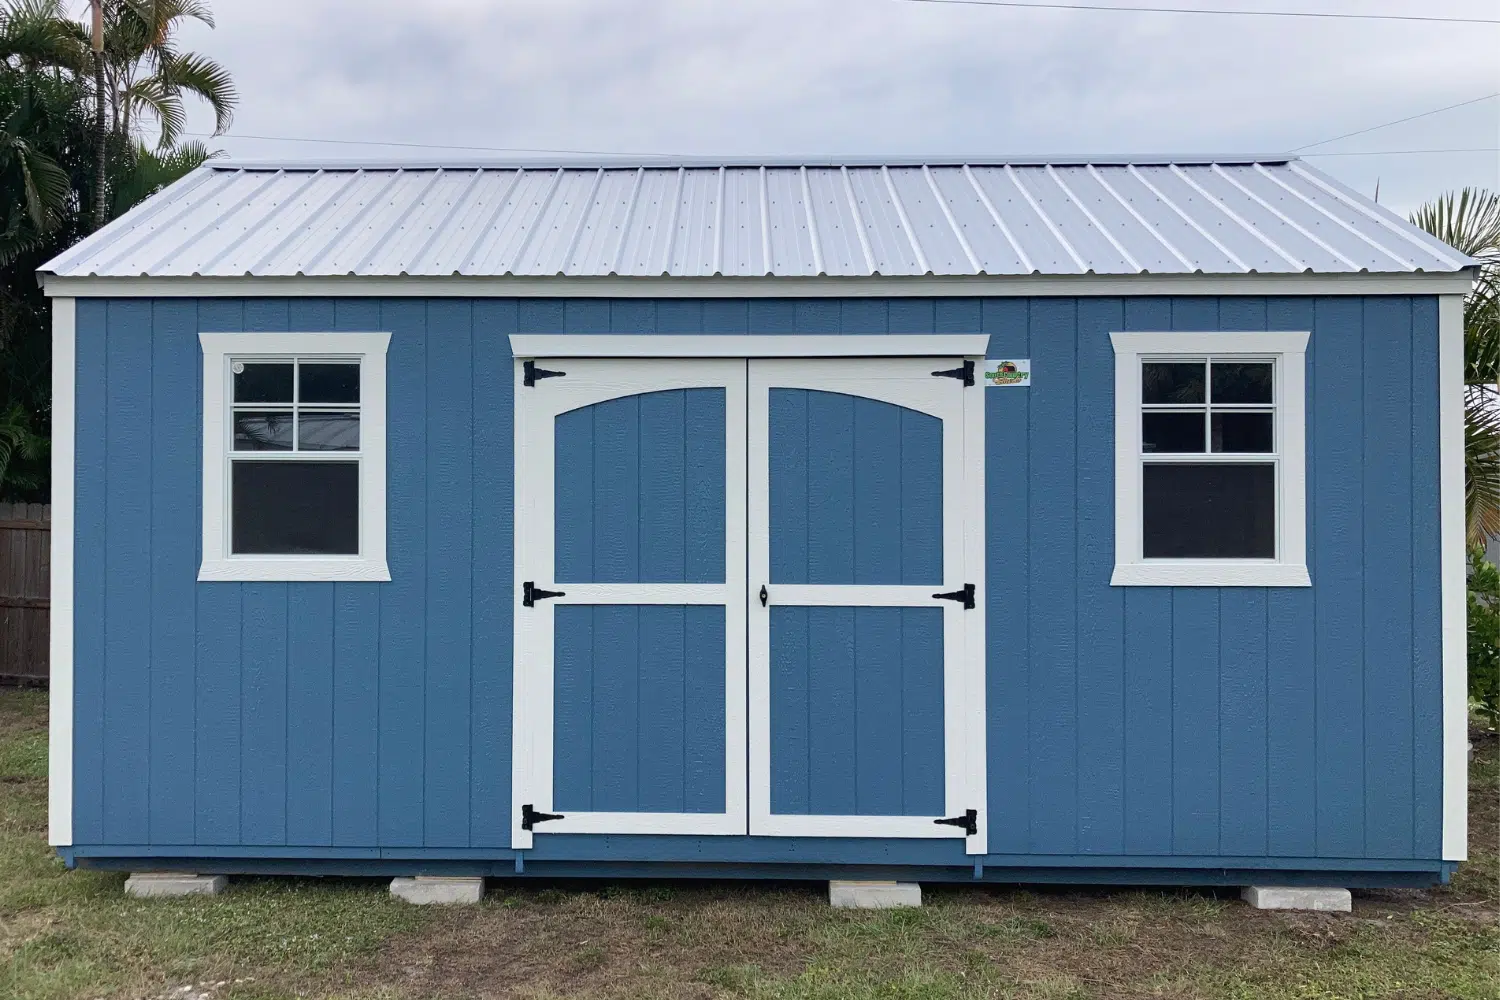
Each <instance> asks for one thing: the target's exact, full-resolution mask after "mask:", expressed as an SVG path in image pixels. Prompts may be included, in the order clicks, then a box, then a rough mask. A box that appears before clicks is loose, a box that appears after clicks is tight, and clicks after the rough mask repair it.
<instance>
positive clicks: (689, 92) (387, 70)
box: [185, 0, 1500, 208]
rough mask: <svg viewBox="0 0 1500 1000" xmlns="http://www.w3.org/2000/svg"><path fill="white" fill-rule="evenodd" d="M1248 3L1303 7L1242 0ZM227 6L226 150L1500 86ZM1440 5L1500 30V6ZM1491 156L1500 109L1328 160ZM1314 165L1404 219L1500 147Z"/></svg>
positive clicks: (502, 17)
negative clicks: (1492, 22) (232, 107)
mask: <svg viewBox="0 0 1500 1000" xmlns="http://www.w3.org/2000/svg"><path fill="white" fill-rule="evenodd" d="M1122 2H1128V0H1122ZM1192 2H1193V3H1194V4H1197V5H1200V6H1209V5H1211V0H1192ZM1223 2H1224V4H1225V5H1228V0H1223ZM1257 2H1259V3H1260V5H1261V6H1263V7H1266V8H1272V7H1281V8H1283V9H1286V8H1290V7H1303V6H1306V5H1304V4H1301V3H1296V4H1294V3H1293V2H1292V0H1235V2H1234V3H1233V6H1246V5H1253V4H1255V3H1257ZM1317 5H1318V8H1319V9H1327V10H1345V11H1356V10H1360V11H1374V10H1382V11H1387V12H1393V13H1409V12H1410V11H1411V9H1412V8H1411V6H1410V5H1409V4H1402V3H1400V2H1398V0H1378V2H1372V0H1318V4H1317ZM213 6H214V10H215V15H216V17H217V19H218V23H219V27H218V30H216V31H211V32H210V31H208V30H206V29H194V30H192V31H190V32H189V33H188V35H187V37H186V38H185V42H186V43H187V44H189V45H191V46H192V47H194V48H197V49H199V50H201V51H204V52H206V53H208V54H210V55H212V56H214V57H215V58H217V59H219V60H220V61H221V62H223V63H224V64H225V65H226V66H227V67H228V68H229V69H230V70H231V71H232V72H233V74H234V76H235V79H236V82H237V83H238V85H239V88H240V91H241V94H242V103H241V107H240V111H239V114H238V118H237V121H236V126H235V130H234V133H232V134H231V136H230V137H228V138H226V139H222V140H218V144H220V145H222V146H223V147H224V148H225V149H227V150H229V151H230V152H231V153H233V154H234V155H236V156H255V157H299V158H307V157H312V158H327V157H350V156H360V155H365V156H411V155H416V154H418V153H419V152H420V151H417V150H410V149H401V148H392V147H384V148H383V147H379V146H367V147H362V146H337V145H324V144H308V143H302V144H298V143H286V142H268V141H261V140H252V139H248V138H236V134H239V135H274V136H306V137H318V138H339V139H386V140H400V141H406V142H428V143H453V144H457V145H476V146H503V147H531V148H537V147H542V148H558V149H582V150H619V151H629V152H666V153H673V152H683V153H739V154H796V153H810V152H841V153H853V152H876V153H879V152H955V151H974V152H982V153H989V152H1000V153H1019V152H1026V153H1047V152H1079V151H1083V152H1115V151H1118V152H1142V151H1148V150H1150V151H1186V152H1222V151H1228V152H1262V151H1276V150H1280V149H1284V148H1287V147H1290V146H1296V145H1300V144H1303V143H1307V142H1312V141H1315V140H1317V139H1321V138H1326V137H1329V136H1333V135H1337V134H1339V133H1342V132H1348V131H1352V130H1354V129H1357V128H1361V127H1364V126H1367V125H1374V124H1379V123H1380V122H1382V121H1388V120H1391V119H1394V118H1399V117H1402V116H1404V115H1408V114H1413V113H1416V112H1420V111H1424V110H1428V109H1430V108H1435V107H1439V106H1441V105H1443V104H1448V103H1453V102H1455V101H1460V100H1464V99H1466V98H1469V97H1476V96H1479V95H1481V94H1485V93H1493V92H1496V91H1500V70H1497V66H1500V63H1497V61H1496V60H1495V58H1494V53H1495V52H1496V51H1497V49H1500V26H1494V27H1485V26H1474V25H1468V26H1458V25H1436V24H1432V25H1424V24H1415V23H1396V22H1387V23H1377V22H1363V21H1352V20H1340V21H1331V20H1330V21H1320V20H1303V19H1288V18H1240V17H1203V16H1186V15H1181V16H1174V15H1166V14H1145V13H1136V14H1112V13H1103V12H1084V11H1026V10H1014V9H989V10H986V9H982V8H977V7H968V6H940V5H935V4H910V3H900V2H896V0H529V2H508V3H505V4H503V5H502V4H500V3H498V2H493V0H492V2H484V0H426V2H425V3H422V4H420V5H414V4H411V3H409V2H404V0H296V2H292V0H216V2H214V4H213ZM1441 13H1442V14H1444V15H1448V16H1460V15H1473V16H1496V12H1495V6H1494V4H1493V2H1492V0H1447V2H1446V3H1445V4H1444V5H1443V10H1442V11H1441ZM193 122H194V123H195V125H197V126H199V127H202V125H203V124H205V123H206V122H207V116H206V115H204V114H201V113H196V114H195V115H194V118H193ZM1497 145H1500V100H1495V101H1489V102H1486V103H1484V104H1479V105H1474V106H1471V107H1469V108H1465V109H1461V110H1458V111H1453V112H1450V113H1448V114H1445V115H1441V116H1436V117H1434V118H1432V119H1427V120H1424V121H1422V122H1415V123H1412V124H1410V125H1406V126H1400V127H1397V128H1393V129H1387V130H1383V131H1380V132H1376V133H1373V134H1371V135H1368V136H1361V137H1358V138H1355V139H1351V140H1347V141H1345V142H1343V143H1340V144H1337V145H1334V146H1328V147H1320V151H1332V150H1339V149H1352V150H1366V149H1396V148H1450V147H1472V146H1497ZM433 155H441V151H438V152H436V153H435V154H433ZM451 155H461V154H458V153H453V154H451ZM1313 162H1315V163H1316V164H1317V165H1318V166H1320V167H1322V168H1323V169H1325V170H1329V171H1330V172H1333V173H1334V174H1335V175H1337V176H1339V177H1341V178H1342V179H1344V180H1345V181H1346V182H1347V183H1350V184H1352V185H1354V186H1355V187H1358V188H1359V189H1361V190H1364V191H1366V192H1368V191H1370V190H1372V188H1373V184H1374V181H1375V179H1376V178H1377V177H1378V178H1380V180H1381V184H1382V201H1385V202H1387V203H1390V204H1393V205H1394V206H1395V207H1397V208H1405V207H1407V206H1409V205H1411V204H1414V203H1415V202H1417V201H1420V200H1422V199H1423V198H1425V197H1428V196H1429V195H1430V194H1432V193H1435V192H1437V191H1440V190H1443V189H1446V188H1449V187H1454V186H1460V185H1463V184H1488V185H1491V186H1500V154H1495V153H1489V154H1467V155H1451V156H1389V157H1329V158H1320V159H1316V160H1314V161H1313Z"/></svg>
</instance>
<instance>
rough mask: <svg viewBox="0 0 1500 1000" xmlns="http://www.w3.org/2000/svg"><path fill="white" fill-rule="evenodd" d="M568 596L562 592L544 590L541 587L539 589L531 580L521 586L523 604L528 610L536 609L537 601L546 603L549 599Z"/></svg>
mask: <svg viewBox="0 0 1500 1000" xmlns="http://www.w3.org/2000/svg"><path fill="white" fill-rule="evenodd" d="M567 596H568V595H567V594H566V593H564V592H563V591H561V590H543V589H542V588H541V587H538V586H537V585H536V584H534V583H532V582H531V581H530V580H527V581H526V582H525V583H523V584H521V603H522V604H524V605H525V606H526V607H528V608H534V607H536V602H537V601H545V600H547V598H549V597H567Z"/></svg>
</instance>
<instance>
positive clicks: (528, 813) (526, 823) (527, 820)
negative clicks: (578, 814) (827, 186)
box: [521, 802, 568, 830]
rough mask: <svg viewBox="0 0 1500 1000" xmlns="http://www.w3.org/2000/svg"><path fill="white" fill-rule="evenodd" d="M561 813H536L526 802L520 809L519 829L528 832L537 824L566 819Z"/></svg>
mask: <svg viewBox="0 0 1500 1000" xmlns="http://www.w3.org/2000/svg"><path fill="white" fill-rule="evenodd" d="M567 818H568V817H566V816H564V815H563V814H562V813H544V812H537V811H536V810H535V809H533V808H531V803H530V802H528V803H526V804H525V805H524V806H522V807H521V829H523V830H530V829H531V828H532V827H533V826H536V825H537V824H538V823H550V822H551V821H552V820H554V819H567Z"/></svg>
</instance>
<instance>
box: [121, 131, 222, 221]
mask: <svg viewBox="0 0 1500 1000" xmlns="http://www.w3.org/2000/svg"><path fill="white" fill-rule="evenodd" d="M223 155H224V151H223V150H212V151H210V150H209V149H208V147H207V146H205V145H203V143H201V142H197V141H194V142H185V143H182V144H180V145H178V146H174V147H172V148H171V149H166V150H162V149H148V148H146V146H144V145H142V144H139V143H137V144H136V147H135V150H134V164H133V169H132V170H131V171H130V174H129V176H128V177H126V178H125V179H124V180H123V181H122V182H121V183H120V184H118V185H117V186H116V187H115V191H114V196H115V201H114V212H113V215H112V217H119V216H121V215H124V214H125V213H126V212H128V211H130V209H131V208H133V207H135V206H136V205H138V204H140V203H141V202H143V201H145V200H146V199H147V198H149V197H151V196H152V195H153V194H155V193H156V192H158V191H160V190H161V189H162V188H164V187H166V186H167V185H169V184H171V183H173V182H174V181H177V180H179V179H181V178H183V177H185V176H187V175H188V174H190V173H192V172H193V171H194V170H196V169H198V168H199V167H201V166H203V164H204V163H206V162H208V161H209V160H212V159H215V158H216V157H219V156H223Z"/></svg>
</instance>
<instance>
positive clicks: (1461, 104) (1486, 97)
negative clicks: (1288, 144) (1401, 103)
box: [1290, 94, 1500, 153]
mask: <svg viewBox="0 0 1500 1000" xmlns="http://www.w3.org/2000/svg"><path fill="white" fill-rule="evenodd" d="M1497 97H1500V94H1486V95H1484V96H1483V97H1475V98H1472V99H1470V100H1467V101H1459V102H1458V103H1457V104H1450V105H1448V106H1447V107H1444V108H1437V109H1435V110H1432V111H1424V112H1422V113H1421V114H1419V115H1409V116H1408V117H1406V118H1397V119H1396V120H1395V121H1393V122H1386V123H1385V124H1384V125H1371V126H1370V127H1369V128H1362V129H1360V130H1359V131H1357V132H1345V133H1344V134H1343V135H1336V136H1334V137H1333V138H1332V139H1324V140H1322V141H1320V142H1310V143H1308V144H1307V145H1306V146H1298V147H1297V148H1296V149H1293V150H1290V152H1293V153H1300V152H1301V151H1302V150H1304V149H1312V148H1313V147H1314V146H1326V145H1328V144H1329V143H1330V142H1338V141H1339V140H1340V139H1349V138H1352V137H1354V136H1356V135H1364V134H1365V133H1366V132H1378V131H1379V130H1380V129H1383V128H1390V127H1391V126H1392V125H1401V124H1403V123H1405V122H1414V121H1416V120H1417V119H1418V118H1427V117H1430V116H1431V115H1438V114H1442V113H1443V112H1444V111H1452V110H1453V109H1454V108H1464V107H1468V106H1469V105H1470V104H1478V103H1479V102H1480V101H1493V100H1494V99H1495V98H1497Z"/></svg>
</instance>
